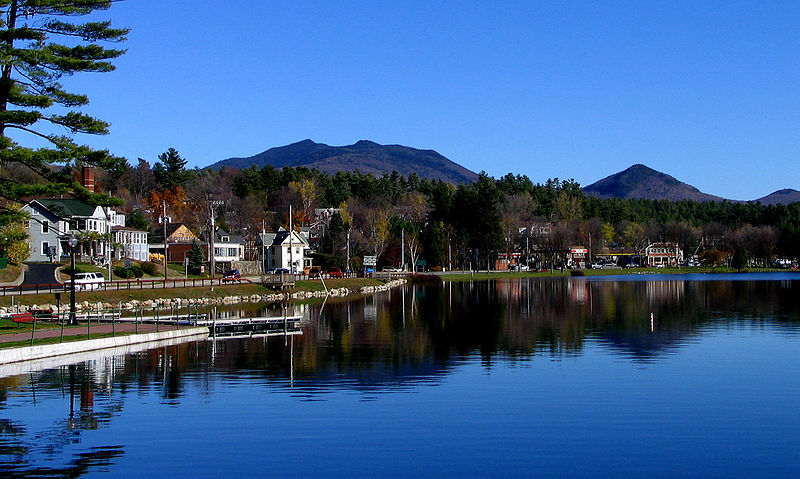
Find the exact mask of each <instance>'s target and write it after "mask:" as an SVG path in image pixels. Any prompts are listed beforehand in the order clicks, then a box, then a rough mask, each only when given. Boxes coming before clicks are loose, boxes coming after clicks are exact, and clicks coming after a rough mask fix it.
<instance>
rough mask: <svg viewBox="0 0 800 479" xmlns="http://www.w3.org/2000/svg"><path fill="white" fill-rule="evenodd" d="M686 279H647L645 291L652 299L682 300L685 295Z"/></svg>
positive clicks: (649, 298)
mask: <svg viewBox="0 0 800 479" xmlns="http://www.w3.org/2000/svg"><path fill="white" fill-rule="evenodd" d="M685 283H686V282H685V281H647V282H646V283H645V291H646V294H647V299H648V300H650V301H680V300H682V299H683V297H684V295H685V289H686V285H685Z"/></svg>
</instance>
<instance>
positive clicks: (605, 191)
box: [583, 165, 725, 201]
mask: <svg viewBox="0 0 800 479" xmlns="http://www.w3.org/2000/svg"><path fill="white" fill-rule="evenodd" d="M583 192H584V193H586V194H587V195H591V196H596V197H598V198H637V199H652V200H671V201H678V200H692V201H724V200H725V198H721V197H719V196H713V195H708V194H706V193H703V192H701V191H700V190H698V189H697V188H695V187H694V186H691V185H688V184H686V183H683V182H681V181H678V180H676V179H675V178H673V177H671V176H669V175H667V174H665V173H661V172H660V171H656V170H654V169H652V168H648V167H647V166H645V165H633V166H631V167H630V168H628V169H626V170H624V171H621V172H619V173H615V174H613V175H611V176H608V177H606V178H603V179H602V180H600V181H597V182H595V183H592V184H591V185H589V186H587V187H585V188H583Z"/></svg>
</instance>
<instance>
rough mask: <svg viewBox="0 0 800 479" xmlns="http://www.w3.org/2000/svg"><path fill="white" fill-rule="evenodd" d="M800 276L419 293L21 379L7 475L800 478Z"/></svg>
mask: <svg viewBox="0 0 800 479" xmlns="http://www.w3.org/2000/svg"><path fill="white" fill-rule="evenodd" d="M795 278H800V277H798V276H797V275H791V274H786V275H769V276H765V277H762V276H742V275H739V276H733V277H720V276H699V277H698V276H686V277H681V276H677V277H676V276H670V277H660V276H640V277H632V276H629V277H625V278H598V279H584V278H573V279H553V280H541V279H540V280H513V279H512V280H498V281H486V282H473V283H470V282H466V283H452V284H445V285H443V286H417V287H411V286H409V287H406V288H398V289H395V290H393V291H391V292H388V293H385V294H381V295H378V296H375V297H367V298H357V299H352V300H347V301H344V300H339V301H333V302H332V301H329V302H327V303H325V305H324V307H323V306H322V305H321V304H313V305H308V306H297V311H296V312H297V313H299V314H303V315H304V316H305V319H306V325H305V326H304V328H303V329H302V335H295V336H291V337H269V338H265V337H258V338H248V339H226V340H217V341H201V342H191V343H184V344H179V345H169V346H163V347H159V348H155V349H150V350H145V351H141V352H138V353H135V354H129V355H120V356H111V357H104V356H102V355H96V356H93V357H92V358H90V359H88V360H86V361H83V362H80V363H78V364H73V365H67V364H64V365H60V366H57V367H54V368H52V369H45V370H36V371H25V370H23V371H19V373H17V374H11V375H6V377H3V378H0V477H3V478H13V477H78V476H96V475H101V474H102V475H110V476H113V477H148V476H149V477H193V478H197V477H215V476H216V477H244V476H250V475H256V477H266V476H276V477H310V476H317V477H320V476H321V477H354V476H355V477H375V476H378V477H386V476H389V477H431V476H433V477H459V476H463V477H515V476H523V477H650V478H653V477H703V478H707V477H721V478H722V477H724V478H731V477H748V478H753V477H792V478H796V477H800V377H799V373H800V281H798V280H797V279H795ZM290 312H292V311H290ZM272 314H277V312H276V311H272ZM651 318H652V319H651ZM7 374H9V373H7Z"/></svg>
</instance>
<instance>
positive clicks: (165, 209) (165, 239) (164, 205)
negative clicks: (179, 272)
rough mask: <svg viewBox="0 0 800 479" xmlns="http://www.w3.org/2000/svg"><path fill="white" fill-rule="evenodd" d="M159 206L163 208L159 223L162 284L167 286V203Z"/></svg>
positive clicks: (164, 202) (163, 202) (164, 201)
mask: <svg viewBox="0 0 800 479" xmlns="http://www.w3.org/2000/svg"><path fill="white" fill-rule="evenodd" d="M161 206H162V207H163V212H162V215H161V218H162V222H161V223H162V225H163V226H164V284H167V257H168V256H167V201H166V200H163V201H162V202H161Z"/></svg>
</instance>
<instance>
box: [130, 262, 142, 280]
mask: <svg viewBox="0 0 800 479" xmlns="http://www.w3.org/2000/svg"><path fill="white" fill-rule="evenodd" d="M129 269H130V272H131V273H132V274H133V276H134V277H135V278H141V277H142V276H144V271H142V267H141V265H139V263H133V264H131V267H130V268H129Z"/></svg>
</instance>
